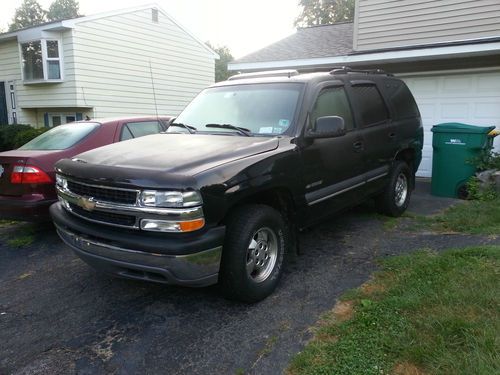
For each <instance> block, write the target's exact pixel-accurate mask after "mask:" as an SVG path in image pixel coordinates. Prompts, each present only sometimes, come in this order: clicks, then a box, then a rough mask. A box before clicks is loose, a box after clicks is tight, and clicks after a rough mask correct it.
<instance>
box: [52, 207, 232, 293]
mask: <svg viewBox="0 0 500 375" xmlns="http://www.w3.org/2000/svg"><path fill="white" fill-rule="evenodd" d="M50 212H51V215H52V218H53V220H54V224H55V225H56V228H57V232H58V234H59V236H60V237H61V239H62V240H63V241H64V242H65V243H66V244H67V245H68V246H69V247H71V249H73V251H74V252H75V253H76V254H77V255H78V256H79V257H80V258H82V259H83V260H84V261H85V262H86V263H88V264H89V265H90V266H92V267H94V268H96V269H97V270H100V271H103V272H105V273H109V274H113V275H116V276H120V277H125V278H129V279H137V280H144V281H152V282H159V283H164V284H173V285H185V286H196V287H198V286H207V285H211V284H215V283H217V279H218V272H219V267H220V260H221V256H222V243H223V240H224V232H225V228H224V227H216V228H213V229H211V230H208V231H206V232H204V233H203V234H198V235H196V234H192V235H191V236H183V237H179V238H173V237H172V236H168V237H166V236H163V238H162V236H161V235H156V234H151V233H146V232H136V231H133V232H132V233H131V232H130V231H129V232H128V233H127V232H125V231H122V230H119V229H116V228H115V229H109V228H105V227H103V226H102V225H96V224H92V223H87V222H85V221H84V220H81V219H78V218H76V217H74V216H73V215H71V214H69V213H68V212H66V210H65V209H64V208H62V207H61V204H60V203H56V204H54V205H52V206H51V208H50Z"/></svg>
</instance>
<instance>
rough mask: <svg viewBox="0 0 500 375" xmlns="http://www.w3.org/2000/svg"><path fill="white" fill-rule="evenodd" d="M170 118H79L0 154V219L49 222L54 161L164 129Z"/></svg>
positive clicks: (53, 183) (54, 194) (54, 198)
mask: <svg viewBox="0 0 500 375" xmlns="http://www.w3.org/2000/svg"><path fill="white" fill-rule="evenodd" d="M169 120H170V117H159V118H158V117H136V118H120V119H104V120H90V121H78V122H74V123H71V124H66V125H60V126H57V127H55V128H53V129H51V130H49V131H47V132H45V133H43V134H41V135H40V136H38V137H36V138H35V139H33V140H31V141H30V142H28V143H26V144H25V145H24V146H21V147H20V148H18V149H17V150H11V151H6V152H1V153H0V219H14V220H25V221H36V220H49V216H48V208H49V206H50V205H51V204H52V203H54V202H55V201H56V200H57V195H56V191H55V181H54V179H55V173H54V164H55V163H56V162H57V161H58V160H59V159H63V158H71V157H73V156H75V155H77V154H80V153H82V152H84V151H88V150H91V149H93V148H97V147H100V146H104V145H108V144H110V143H115V142H119V141H124V140H127V139H132V138H137V137H141V136H144V135H149V134H155V133H159V132H162V131H165V130H166V129H167V127H168V122H169Z"/></svg>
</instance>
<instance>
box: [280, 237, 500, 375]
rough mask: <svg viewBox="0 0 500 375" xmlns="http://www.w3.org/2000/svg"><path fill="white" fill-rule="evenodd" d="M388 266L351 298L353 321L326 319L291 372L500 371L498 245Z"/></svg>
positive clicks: (461, 373)
mask: <svg viewBox="0 0 500 375" xmlns="http://www.w3.org/2000/svg"><path fill="white" fill-rule="evenodd" d="M382 267H383V269H382V271H381V272H379V273H378V274H376V275H375V278H374V280H373V281H372V282H370V283H369V284H368V285H367V287H363V288H360V289H358V290H356V291H355V292H351V293H350V295H349V297H350V298H352V299H353V301H352V302H353V305H354V315H353V317H352V318H351V319H350V320H347V321H344V322H339V321H338V320H337V319H336V317H335V314H334V313H332V314H330V315H332V317H331V318H330V319H323V321H324V324H322V325H320V327H319V328H317V329H316V335H315V338H314V339H313V340H312V341H311V342H310V343H309V344H308V345H307V347H306V348H305V350H304V351H303V352H302V353H300V354H299V355H298V356H296V357H295V358H294V360H293V362H292V365H291V367H290V369H289V370H288V373H289V374H293V375H298V374H307V375H316V374H317V375H320V374H321V375H323V374H324V375H326V374H346V375H347V374H366V375H370V374H373V375H375V374H377V375H379V374H390V373H399V374H403V373H404V374H429V375H430V374H434V375H440V374H443V375H444V374H456V375H466V374H479V375H482V374H484V375H489V374H494V373H498V371H499V363H500V362H499V361H500V355H499V351H498V337H497V336H498V332H499V330H500V316H499V314H498V306H499V305H500V294H499V293H498V283H499V282H500V279H499V275H500V247H499V246H493V247H476V248H469V249H465V250H452V251H448V252H446V253H443V254H441V255H436V254H434V253H431V252H428V251H421V252H418V253H415V254H411V255H406V256H400V257H393V258H389V259H387V260H385V261H384V262H383V264H382ZM368 301H369V302H368Z"/></svg>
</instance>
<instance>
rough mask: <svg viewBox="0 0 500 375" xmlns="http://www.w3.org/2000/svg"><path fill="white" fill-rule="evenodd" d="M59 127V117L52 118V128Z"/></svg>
mask: <svg viewBox="0 0 500 375" xmlns="http://www.w3.org/2000/svg"><path fill="white" fill-rule="evenodd" d="M59 125H61V116H52V126H59Z"/></svg>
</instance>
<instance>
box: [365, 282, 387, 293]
mask: <svg viewBox="0 0 500 375" xmlns="http://www.w3.org/2000/svg"><path fill="white" fill-rule="evenodd" d="M360 289H361V291H362V292H363V293H364V294H365V295H367V296H371V295H373V294H375V293H382V292H384V291H385V289H386V288H385V286H383V285H381V284H376V283H375V282H373V281H368V282H366V283H364V284H363V285H361V286H360Z"/></svg>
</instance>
